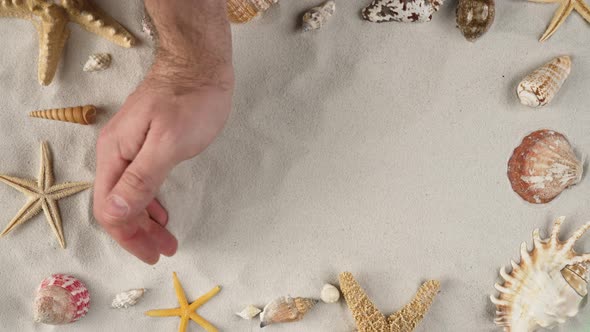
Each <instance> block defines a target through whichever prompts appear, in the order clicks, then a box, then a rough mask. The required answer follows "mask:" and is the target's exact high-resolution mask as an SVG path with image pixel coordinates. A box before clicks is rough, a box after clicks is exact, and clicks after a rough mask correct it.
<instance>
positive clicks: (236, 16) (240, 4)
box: [226, 0, 279, 23]
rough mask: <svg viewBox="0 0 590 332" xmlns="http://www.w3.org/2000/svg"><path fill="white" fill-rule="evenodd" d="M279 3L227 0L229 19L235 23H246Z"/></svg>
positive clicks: (274, 1)
mask: <svg viewBox="0 0 590 332" xmlns="http://www.w3.org/2000/svg"><path fill="white" fill-rule="evenodd" d="M277 2H279V0H227V1H226V10H227V17H228V18H229V20H230V21H231V22H233V23H246V22H249V21H251V20H252V19H253V18H255V17H257V16H258V15H259V14H261V13H263V12H265V11H266V10H267V9H268V8H270V6H272V5H274V4H276V3H277Z"/></svg>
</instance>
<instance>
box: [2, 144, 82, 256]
mask: <svg viewBox="0 0 590 332" xmlns="http://www.w3.org/2000/svg"><path fill="white" fill-rule="evenodd" d="M0 182H4V183H6V184H7V185H9V186H11V187H13V188H14V189H16V190H18V191H20V192H22V193H23V194H25V195H26V196H28V197H29V200H28V201H27V203H26V204H25V206H23V208H22V209H21V210H20V211H19V212H18V213H17V215H16V216H15V217H14V219H12V221H11V222H10V224H8V226H7V227H6V229H4V231H3V232H2V233H1V234H0V236H4V235H6V234H8V233H10V231H12V230H13V229H14V228H16V227H17V226H18V225H20V224H22V223H24V222H25V221H27V220H29V219H31V218H33V217H34V216H36V215H37V214H39V212H41V210H43V211H44V212H45V217H46V218H47V222H48V223H49V225H50V226H51V229H52V230H53V233H55V236H56V237H57V239H58V240H59V244H60V245H61V247H62V248H64V249H65V247H66V241H65V239H64V233H63V229H62V223H61V216H60V213H59V206H58V205H57V202H58V201H59V200H60V199H62V198H66V197H69V196H72V195H74V194H77V193H79V192H81V191H84V190H86V189H88V188H90V187H92V184H91V183H86V182H75V183H62V184H58V185H54V184H53V182H54V179H53V168H52V165H51V159H50V156H49V148H48V146H47V143H46V142H43V143H41V171H40V172H39V179H38V180H37V182H35V181H33V180H27V179H21V178H15V177H10V176H5V175H0Z"/></svg>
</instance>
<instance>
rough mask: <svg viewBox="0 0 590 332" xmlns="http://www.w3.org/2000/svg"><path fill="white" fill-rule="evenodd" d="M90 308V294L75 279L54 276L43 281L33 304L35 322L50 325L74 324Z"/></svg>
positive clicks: (66, 276) (67, 276)
mask: <svg viewBox="0 0 590 332" xmlns="http://www.w3.org/2000/svg"><path fill="white" fill-rule="evenodd" d="M89 308H90V294H89V293H88V289H86V286H85V285H84V284H83V283H82V282H81V281H80V280H78V279H76V278H75V277H72V276H69V275H64V274H54V275H52V276H51V277H49V278H47V279H45V280H43V281H42V282H41V285H40V286H39V289H38V290H37V296H36V297H35V302H34V304H33V316H34V319H35V322H37V323H43V324H48V325H62V324H68V323H73V322H75V321H77V320H79V319H80V318H82V317H84V316H85V315H86V313H88V310H89Z"/></svg>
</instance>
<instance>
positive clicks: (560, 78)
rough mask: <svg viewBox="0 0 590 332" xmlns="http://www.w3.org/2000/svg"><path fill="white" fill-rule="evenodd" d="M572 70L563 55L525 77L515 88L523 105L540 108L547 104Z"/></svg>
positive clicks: (566, 57)
mask: <svg viewBox="0 0 590 332" xmlns="http://www.w3.org/2000/svg"><path fill="white" fill-rule="evenodd" d="M571 70H572V60H571V58H570V57H569V56H567V55H564V56H560V57H557V58H555V59H553V60H551V61H550V62H548V63H546V64H544V65H543V66H541V67H540V68H539V69H537V70H535V71H534V72H532V73H530V74H529V75H527V76H526V77H525V78H524V79H523V80H522V81H521V82H520V83H519V84H518V87H517V90H516V92H517V94H518V98H519V99H520V102H521V103H522V104H523V105H526V106H530V107H541V106H545V105H547V104H549V102H551V100H553V98H554V97H555V95H557V92H558V91H559V90H560V89H561V87H562V85H563V83H564V82H565V80H566V79H567V77H568V76H569V74H570V72H571Z"/></svg>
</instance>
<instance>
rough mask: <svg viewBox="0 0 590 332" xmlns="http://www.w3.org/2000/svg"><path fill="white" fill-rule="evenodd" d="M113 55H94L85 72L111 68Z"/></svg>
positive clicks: (86, 65) (89, 60) (85, 67)
mask: <svg viewBox="0 0 590 332" xmlns="http://www.w3.org/2000/svg"><path fill="white" fill-rule="evenodd" d="M111 59H112V58H111V55H110V54H108V53H97V54H92V55H91V56H90V57H89V58H88V61H87V62H86V64H85V65H84V71H85V72H95V71H101V70H105V69H107V68H109V67H110V66H111Z"/></svg>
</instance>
